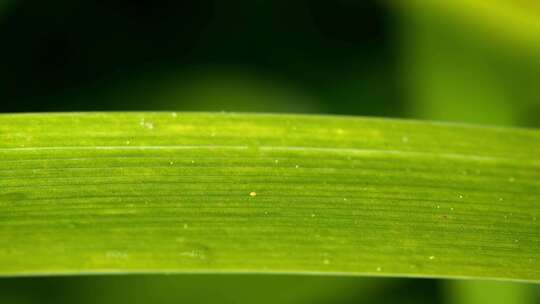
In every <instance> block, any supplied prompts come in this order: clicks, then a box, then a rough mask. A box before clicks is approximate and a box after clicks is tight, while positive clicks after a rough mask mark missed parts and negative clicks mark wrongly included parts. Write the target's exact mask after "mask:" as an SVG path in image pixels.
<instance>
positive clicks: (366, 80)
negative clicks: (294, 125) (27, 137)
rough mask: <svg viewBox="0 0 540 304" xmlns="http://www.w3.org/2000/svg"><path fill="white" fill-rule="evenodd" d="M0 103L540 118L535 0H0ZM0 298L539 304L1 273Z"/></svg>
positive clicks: (202, 278) (257, 278) (21, 107)
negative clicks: (22, 275)
mask: <svg viewBox="0 0 540 304" xmlns="http://www.w3.org/2000/svg"><path fill="white" fill-rule="evenodd" d="M0 39H1V40H0V41H1V42H0V112H42V111H102V110H107V111H111V110H174V111H236V112H240V111H242V112H274V113H325V114H344V115H364V116H382V117H398V118H414V119H430V120H442V121H455V122H465V123H478V124H489V125H500V126H522V127H539V126H540V3H538V2H536V1H527V0H514V1H512V0H506V1H505V0H492V1H484V0H452V1H450V0H441V1H429V0H425V1H422V0H416V1H414V0H411V1H391V0H388V1H375V0H371V1H368V0H366V1H360V0H356V1H354V0H336V1H322V0H296V1H265V0H233V1H219V0H199V1H197V0H191V1H189V0H177V1H172V0H170V1H150V0H94V1H90V0H78V1H68V0H50V1H42V0H24V1H23V0H0ZM0 303H132V304H135V303H495V304H496V303H518V304H519V303H523V304H525V303H530V304H532V303H540V288H539V287H538V286H536V285H528V284H517V283H500V282H479V281H445V280H427V279H395V278H392V279H390V278H354V277H331V276H330V277H316V276H286V275H224V274H220V275H209V274H206V275H130V276H120V275H115V276H87V277H40V278H0Z"/></svg>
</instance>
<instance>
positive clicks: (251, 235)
mask: <svg viewBox="0 0 540 304" xmlns="http://www.w3.org/2000/svg"><path fill="white" fill-rule="evenodd" d="M539 217H540V132H539V131H535V130H526V129H510V128H508V129H505V128H487V127H475V126H468V125H455V124H454V125H452V124H442V123H428V122H414V121H400V120H385V119H366V118H353V117H335V116H300V115H253V114H183V113H182V114H180V113H179V114H176V113H112V114H104V113H87V114H19V115H1V116H0V274H1V275H3V276H13V275H41V274H81V273H135V272H136V273H141V272H151V273H160V272H161V273H163V272H166V273H169V272H216V273H221V272H235V273H238V272H250V273H252V272H256V273H317V274H345V275H374V276H378V275H380V276H404V277H468V278H485V279H505V280H521V281H534V282H538V281H540V234H539V231H540V221H539V220H538V218H539Z"/></svg>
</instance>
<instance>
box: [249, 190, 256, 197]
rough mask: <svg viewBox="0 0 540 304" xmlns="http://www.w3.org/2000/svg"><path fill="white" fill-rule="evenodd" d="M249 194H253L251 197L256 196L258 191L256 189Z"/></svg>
mask: <svg viewBox="0 0 540 304" xmlns="http://www.w3.org/2000/svg"><path fill="white" fill-rule="evenodd" d="M249 196H251V197H255V196H257V192H255V191H251V192H250V193H249Z"/></svg>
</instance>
